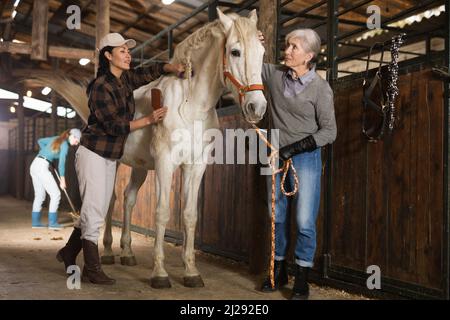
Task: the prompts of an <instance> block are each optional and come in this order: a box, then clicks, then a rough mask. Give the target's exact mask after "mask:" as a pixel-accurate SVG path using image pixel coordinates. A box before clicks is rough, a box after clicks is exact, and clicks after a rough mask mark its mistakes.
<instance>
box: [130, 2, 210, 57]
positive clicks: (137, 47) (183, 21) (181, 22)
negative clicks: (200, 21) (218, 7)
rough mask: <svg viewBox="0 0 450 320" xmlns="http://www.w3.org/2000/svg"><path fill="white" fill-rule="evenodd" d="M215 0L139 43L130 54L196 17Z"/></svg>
mask: <svg viewBox="0 0 450 320" xmlns="http://www.w3.org/2000/svg"><path fill="white" fill-rule="evenodd" d="M215 1H216V0H209V1H208V2H206V3H204V4H203V5H201V6H200V7H198V8H197V9H195V10H194V11H192V12H191V13H189V14H188V15H186V16H184V17H183V18H181V19H180V20H179V21H178V22H175V23H174V24H171V25H170V26H168V27H167V28H165V29H164V30H161V31H160V32H158V33H157V34H156V35H155V36H153V37H151V38H150V39H148V40H146V41H144V42H143V43H141V44H140V45H138V46H136V47H135V48H134V49H133V50H131V52H130V53H131V54H132V55H133V54H135V53H136V52H138V51H139V50H140V49H142V48H144V47H145V46H147V45H149V44H150V43H152V42H155V41H156V40H158V39H160V38H162V37H163V36H164V35H165V34H166V33H168V32H169V31H170V30H173V29H175V28H176V27H178V26H180V25H182V24H183V23H185V22H186V21H188V20H189V19H191V18H192V17H194V16H195V15H197V14H198V13H200V12H202V11H203V10H204V9H206V8H207V7H208V6H209V5H210V4H211V3H212V2H215Z"/></svg>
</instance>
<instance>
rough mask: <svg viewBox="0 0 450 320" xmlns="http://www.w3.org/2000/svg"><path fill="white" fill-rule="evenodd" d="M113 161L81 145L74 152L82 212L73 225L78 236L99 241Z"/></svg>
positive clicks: (111, 183) (112, 180) (111, 184)
mask: <svg viewBox="0 0 450 320" xmlns="http://www.w3.org/2000/svg"><path fill="white" fill-rule="evenodd" d="M116 165H117V163H116V160H111V159H106V158H103V157H101V156H99V155H98V154H96V153H95V152H93V151H91V150H89V149H87V148H85V147H84V146H80V147H79V148H78V150H77V152H76V154H75V169H76V171H77V176H78V183H79V185H80V195H81V201H82V204H81V212H80V219H78V221H77V222H76V223H75V227H77V228H81V239H86V240H89V241H92V242H94V243H98V237H99V235H100V228H101V227H102V226H103V224H104V223H105V217H106V214H107V213H108V207H109V202H110V200H111V196H112V193H113V191H114V184H115V177H116Z"/></svg>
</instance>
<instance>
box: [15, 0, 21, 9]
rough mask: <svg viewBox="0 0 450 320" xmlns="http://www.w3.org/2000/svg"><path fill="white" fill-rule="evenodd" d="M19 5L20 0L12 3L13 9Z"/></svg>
mask: <svg viewBox="0 0 450 320" xmlns="http://www.w3.org/2000/svg"><path fill="white" fill-rule="evenodd" d="M19 3H20V0H16V2H14V8H16V7H17V6H18V5H19Z"/></svg>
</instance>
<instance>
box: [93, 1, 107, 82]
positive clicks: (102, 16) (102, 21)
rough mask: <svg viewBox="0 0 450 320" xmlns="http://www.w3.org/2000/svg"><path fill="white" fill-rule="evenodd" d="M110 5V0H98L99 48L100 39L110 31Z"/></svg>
mask: <svg viewBox="0 0 450 320" xmlns="http://www.w3.org/2000/svg"><path fill="white" fill-rule="evenodd" d="M109 10H110V6H109V0H97V3H96V13H97V14H96V16H95V26H96V30H95V31H96V32H95V47H96V48H98V47H99V45H100V40H101V39H102V38H103V37H104V36H105V35H107V34H108V33H109V32H110V24H109V18H110V11H109ZM97 69H98V59H95V74H97Z"/></svg>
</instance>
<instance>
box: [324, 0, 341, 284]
mask: <svg viewBox="0 0 450 320" xmlns="http://www.w3.org/2000/svg"><path fill="white" fill-rule="evenodd" d="M338 8H339V0H328V3H327V9H328V25H327V62H328V67H327V80H328V82H329V84H330V87H331V88H333V87H334V82H335V81H336V79H337V75H338V74H337V71H338V62H337V59H336V55H337V41H336V38H337V34H338V23H339V18H338V17H337V16H336V14H337V10H338ZM326 154H327V158H326V166H325V179H326V181H327V187H326V189H325V207H324V222H323V227H324V238H325V239H324V244H323V260H324V261H323V270H322V272H323V277H324V278H327V277H328V268H329V267H330V265H331V253H330V248H331V238H332V223H331V219H332V212H333V176H332V174H333V145H332V144H331V145H328V146H327V153H326Z"/></svg>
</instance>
